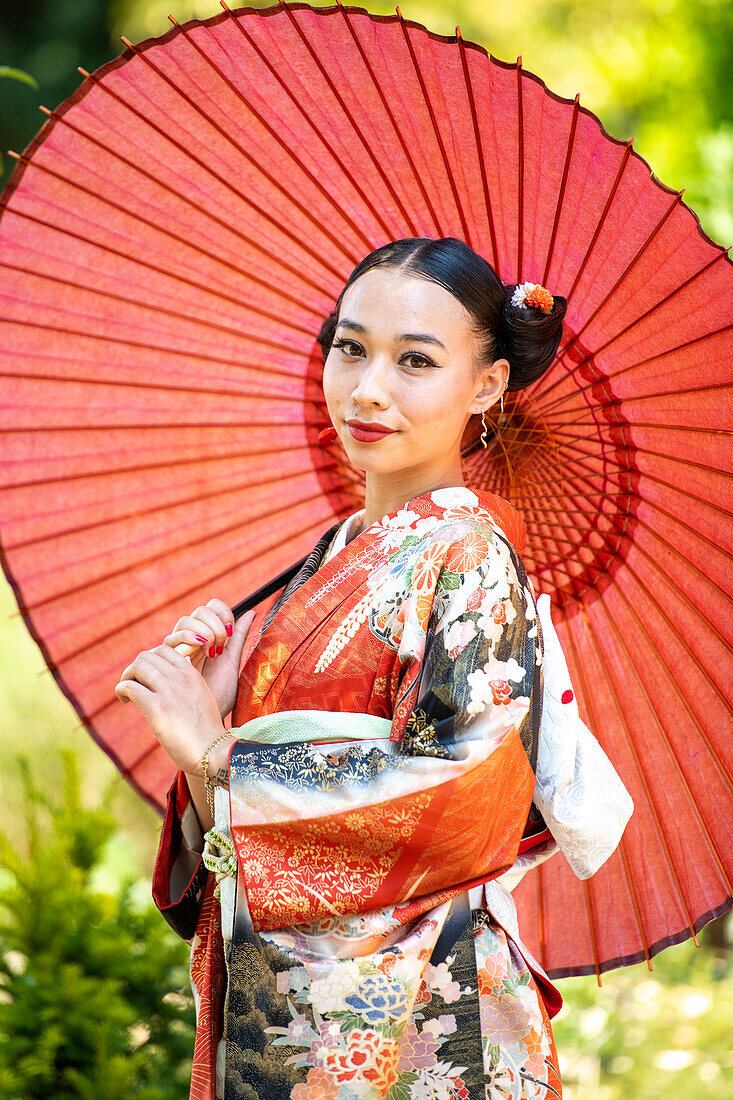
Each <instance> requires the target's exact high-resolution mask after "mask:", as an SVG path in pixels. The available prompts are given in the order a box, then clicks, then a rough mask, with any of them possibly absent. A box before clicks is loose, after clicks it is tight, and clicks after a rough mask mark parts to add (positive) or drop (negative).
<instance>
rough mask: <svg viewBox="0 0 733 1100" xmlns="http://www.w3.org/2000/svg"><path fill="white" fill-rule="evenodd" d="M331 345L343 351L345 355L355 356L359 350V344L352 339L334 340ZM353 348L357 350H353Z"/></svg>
mask: <svg viewBox="0 0 733 1100" xmlns="http://www.w3.org/2000/svg"><path fill="white" fill-rule="evenodd" d="M333 346H334V347H335V348H338V349H339V350H340V351H345V352H346V354H347V355H351V356H356V355H358V354H359V352H360V351H361V344H356V343H354V341H353V340H334V342H333ZM354 348H356V349H357V350H356V351H354V350H353V349H354Z"/></svg>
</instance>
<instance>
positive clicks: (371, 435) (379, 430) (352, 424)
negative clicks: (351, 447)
mask: <svg viewBox="0 0 733 1100" xmlns="http://www.w3.org/2000/svg"><path fill="white" fill-rule="evenodd" d="M346 423H347V424H348V426H349V431H350V432H351V434H352V436H353V437H354V439H358V440H359V442H360V443H376V442H377V440H378V439H384V437H385V436H386V435H392V433H393V432H395V431H396V430H397V429H396V428H388V427H387V426H386V424H379V423H378V422H377V421H376V420H369V421H366V420H347V421H346Z"/></svg>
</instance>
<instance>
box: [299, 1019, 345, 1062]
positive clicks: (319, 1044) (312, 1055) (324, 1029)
mask: <svg viewBox="0 0 733 1100" xmlns="http://www.w3.org/2000/svg"><path fill="white" fill-rule="evenodd" d="M340 1034H341V1025H340V1024H339V1023H338V1021H337V1020H321V1026H320V1028H319V1032H318V1038H317V1039H314V1040H313V1042H312V1043H311V1045H310V1050H309V1051H308V1054H307V1055H306V1061H307V1063H308V1065H309V1066H325V1064H326V1061H327V1059H328V1055H329V1054H330V1053H331V1051H332V1050H334V1049H335V1048H336V1047H337V1046H338V1045H339V1035H340Z"/></svg>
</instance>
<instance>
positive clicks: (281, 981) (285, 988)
mask: <svg viewBox="0 0 733 1100" xmlns="http://www.w3.org/2000/svg"><path fill="white" fill-rule="evenodd" d="M277 991H278V993H288V992H289V991H290V971H289V970H280V971H279V972H278V975H277Z"/></svg>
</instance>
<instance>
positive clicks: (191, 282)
mask: <svg viewBox="0 0 733 1100" xmlns="http://www.w3.org/2000/svg"><path fill="white" fill-rule="evenodd" d="M10 213H11V214H12V215H13V217H18V218H25V219H26V220H27V221H31V222H35V223H36V224H37V225H42V226H44V227H45V228H47V229H51V230H53V232H54V233H60V234H62V235H64V236H68V237H72V238H73V239H74V240H77V241H81V242H82V243H83V244H90V245H93V246H94V247H95V248H99V249H100V251H102V252H107V253H108V254H109V255H112V256H119V257H120V258H121V259H123V260H127V261H128V262H132V263H134V264H137V265H138V266H139V267H144V268H147V269H148V270H150V271H157V272H158V274H159V275H164V276H166V277H167V278H169V279H171V280H173V281H174V282H179V283H183V284H184V285H185V286H190V287H193V288H194V289H195V290H199V291H201V292H202V293H203V294H211V295H212V296H213V297H215V298H219V299H220V300H221V301H223V302H230V303H231V304H232V305H235V306H237V307H238V309H240V310H247V311H248V312H254V309H253V307H252V306H251V305H248V304H247V303H246V302H243V301H241V299H239V298H235V297H234V296H233V295H231V294H225V293H224V292H223V291H221V290H216V289H214V288H213V287H206V286H204V285H203V284H202V283H198V282H197V281H196V280H195V279H189V278H187V277H186V276H185V275H179V274H176V273H175V272H173V271H169V270H167V269H166V268H163V267H159V266H158V265H157V264H154V263H151V262H150V261H149V260H142V259H139V258H138V257H133V256H130V255H129V253H127V252H124V251H122V250H121V249H119V248H113V247H112V246H111V245H109V244H101V243H100V242H99V241H95V240H94V238H93V237H85V236H84V235H83V234H81V233H77V232H75V231H74V230H71V229H66V228H62V227H61V226H58V225H49V223H48V222H45V221H44V220H43V219H42V218H36V217H34V215H33V214H28V213H26V212H25V211H23V210H15V209H13V210H11V211H10ZM300 305H301V307H302V302H301V303H300ZM257 313H258V315H259V316H269V318H270V320H273V321H276V322H277V323H278V325H280V326H282V327H283V328H292V329H293V331H294V332H298V333H300V334H301V335H307V336H310V337H311V338H312V339H313V340H315V336H314V334H313V333H312V332H311V331H310V330H308V329H305V328H300V327H299V326H297V325H294V324H292V323H291V322H290V321H287V320H286V319H284V318H283V317H281V316H278V315H275V314H267V313H266V311H265V310H260V309H258V310H257ZM247 338H248V339H250V340H257V341H258V342H259V343H261V344H264V345H265V346H273V347H276V348H277V349H278V351H292V348H291V346H290V345H288V344H281V343H279V342H277V343H275V342H273V341H272V340H268V339H267V338H266V337H260V336H254V335H252V336H248V337H247Z"/></svg>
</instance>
